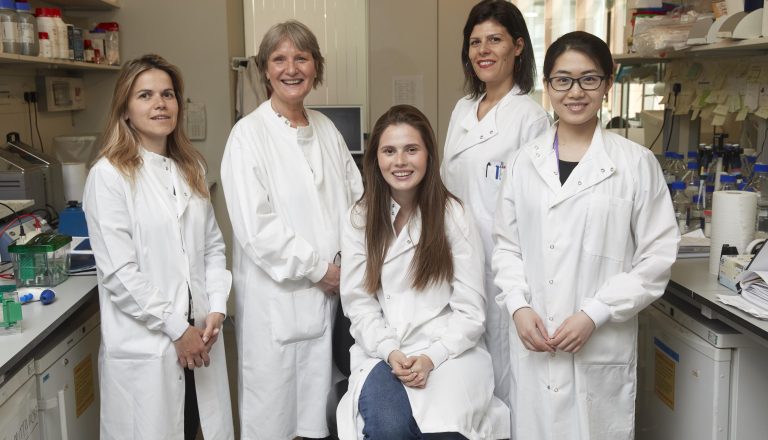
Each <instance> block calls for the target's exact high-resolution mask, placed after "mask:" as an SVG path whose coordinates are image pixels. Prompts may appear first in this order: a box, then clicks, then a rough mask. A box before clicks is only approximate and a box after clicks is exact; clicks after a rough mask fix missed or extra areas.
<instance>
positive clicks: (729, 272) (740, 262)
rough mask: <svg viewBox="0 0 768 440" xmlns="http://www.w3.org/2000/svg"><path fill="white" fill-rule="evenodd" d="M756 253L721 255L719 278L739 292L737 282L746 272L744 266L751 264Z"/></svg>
mask: <svg viewBox="0 0 768 440" xmlns="http://www.w3.org/2000/svg"><path fill="white" fill-rule="evenodd" d="M752 257H754V255H751V254H749V255H723V256H722V257H720V273H719V274H718V276H717V280H718V281H719V282H720V284H722V285H723V286H725V287H727V288H729V289H731V290H733V291H734V292H738V291H739V290H738V289H737V288H736V283H737V282H738V277H739V275H740V274H741V273H742V272H744V268H746V267H747V266H749V263H750V262H751V261H752Z"/></svg>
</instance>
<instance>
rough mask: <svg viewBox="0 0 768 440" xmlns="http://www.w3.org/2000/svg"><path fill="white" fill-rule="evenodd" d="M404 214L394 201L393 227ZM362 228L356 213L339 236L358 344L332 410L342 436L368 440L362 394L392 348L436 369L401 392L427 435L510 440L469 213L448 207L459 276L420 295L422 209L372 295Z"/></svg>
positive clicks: (345, 297) (345, 299)
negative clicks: (412, 272) (487, 340)
mask: <svg viewBox="0 0 768 440" xmlns="http://www.w3.org/2000/svg"><path fill="white" fill-rule="evenodd" d="M399 209H400V207H399V206H398V205H397V203H395V202H394V201H392V212H391V221H392V222H393V223H394V219H395V216H396V215H397V212H398V211H399ZM364 224H365V217H364V214H363V210H362V209H361V208H359V207H357V206H356V207H354V208H352V210H351V212H350V218H349V219H348V220H347V222H346V225H345V228H344V236H343V246H342V247H343V250H342V252H343V255H344V264H343V265H342V268H341V270H342V274H341V275H342V277H341V301H342V303H343V305H344V311H345V313H346V314H347V316H348V317H349V318H350V321H351V322H352V325H351V328H350V332H351V333H352V336H353V337H354V338H355V345H354V346H353V347H352V349H351V350H350V357H351V362H350V364H351V369H352V374H351V376H350V378H349V388H348V391H347V393H346V394H345V395H344V397H343V398H342V400H341V402H340V403H339V407H338V409H337V412H336V419H337V421H338V427H339V438H340V439H342V440H350V439H355V438H362V437H361V436H360V432H361V430H362V418H361V417H360V416H359V411H358V400H359V397H360V391H361V390H362V387H363V384H364V383H365V379H366V378H367V376H368V373H369V372H370V370H371V369H372V368H373V367H374V366H375V365H376V364H377V363H379V362H380V361H381V360H384V361H386V360H387V359H388V357H389V354H390V353H391V352H392V351H394V350H400V351H402V352H403V353H405V354H406V355H407V356H411V355H419V354H426V355H427V356H429V357H430V359H432V362H433V363H434V365H435V369H434V370H433V371H432V372H431V374H430V375H429V378H428V379H427V386H426V387H425V388H423V389H415V388H410V387H405V390H406V392H407V393H408V399H409V401H410V404H411V408H412V410H413V417H414V419H415V420H416V422H417V423H418V425H419V428H420V429H421V431H422V432H424V433H429V432H459V433H461V434H462V435H464V436H465V437H467V438H469V439H472V440H474V439H496V438H507V437H508V436H509V410H508V408H507V407H506V405H504V403H502V402H501V400H499V399H497V398H496V397H494V395H493V374H492V364H491V359H490V355H489V354H488V352H487V351H486V350H485V349H484V347H483V343H482V335H483V331H484V326H483V324H484V321H485V301H486V298H485V295H484V294H483V264H484V262H483V250H482V245H481V244H480V239H479V237H478V235H477V231H476V229H475V227H474V221H473V220H472V216H471V214H469V212H467V211H465V210H464V208H463V207H462V206H461V205H460V204H459V203H457V202H453V201H452V202H450V204H449V206H448V207H446V217H445V225H446V233H447V235H448V240H449V242H450V245H451V251H452V254H453V270H454V277H453V280H452V281H451V282H450V283H446V282H442V283H440V284H438V285H430V286H429V287H428V288H426V289H425V290H422V291H418V290H415V289H414V288H413V287H412V286H411V282H412V277H410V276H408V275H406V274H408V273H409V269H410V265H411V261H412V260H413V258H414V255H415V253H416V245H417V244H418V242H419V239H420V235H421V216H420V215H419V213H418V211H417V213H416V214H415V215H414V216H413V217H412V218H411V220H410V222H409V223H408V225H407V226H406V227H404V228H403V229H402V231H401V232H400V235H399V236H398V237H397V238H396V239H395V240H394V241H393V242H392V243H391V244H390V248H389V250H388V252H387V255H386V257H385V259H384V265H383V267H382V271H381V288H380V289H379V291H378V292H376V295H371V294H369V293H368V292H367V291H365V290H364V289H363V287H362V286H363V278H364V276H365V262H366V259H367V256H366V253H367V252H366V246H365V229H364V226H363V225H364ZM393 230H394V229H393Z"/></svg>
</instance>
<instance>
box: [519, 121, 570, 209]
mask: <svg viewBox="0 0 768 440" xmlns="http://www.w3.org/2000/svg"><path fill="white" fill-rule="evenodd" d="M556 129H557V127H556V126H555V127H552V128H550V129H549V130H548V131H547V133H546V135H544V136H540V137H539V138H538V139H537V140H536V141H535V142H534V143H532V144H530V145H528V146H527V147H525V153H526V154H527V155H528V157H529V158H530V159H531V162H532V163H533V166H534V168H535V169H536V172H537V173H538V174H539V177H541V179H542V180H543V181H544V182H545V183H546V184H547V187H549V189H550V190H551V191H552V192H553V193H555V194H557V193H559V192H560V191H561V190H562V186H561V185H560V175H559V173H558V166H557V155H556V154H555V150H554V149H553V148H552V142H554V140H555V131H556Z"/></svg>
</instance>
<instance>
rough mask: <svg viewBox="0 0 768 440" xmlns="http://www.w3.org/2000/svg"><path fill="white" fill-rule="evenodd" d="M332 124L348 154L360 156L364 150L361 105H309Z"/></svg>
mask: <svg viewBox="0 0 768 440" xmlns="http://www.w3.org/2000/svg"><path fill="white" fill-rule="evenodd" d="M307 108H310V109H312V110H317V111H319V112H320V113H322V114H324V115H325V116H327V117H328V119H330V120H331V122H333V125H335V126H336V129H337V130H339V132H340V133H341V137H343V138H344V142H345V143H346V144H347V148H349V151H350V153H353V154H362V153H363V149H364V148H365V143H364V140H363V106H362V105H310V106H307Z"/></svg>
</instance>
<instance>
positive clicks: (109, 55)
mask: <svg viewBox="0 0 768 440" xmlns="http://www.w3.org/2000/svg"><path fill="white" fill-rule="evenodd" d="M96 28H97V29H102V30H104V32H105V38H104V52H102V56H104V58H106V62H107V64H109V65H112V66H117V65H119V64H120V25H118V24H117V23H115V22H114V21H110V22H106V23H99V24H97V25H96Z"/></svg>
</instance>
